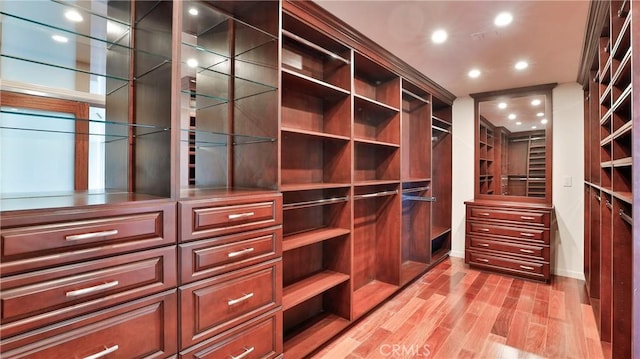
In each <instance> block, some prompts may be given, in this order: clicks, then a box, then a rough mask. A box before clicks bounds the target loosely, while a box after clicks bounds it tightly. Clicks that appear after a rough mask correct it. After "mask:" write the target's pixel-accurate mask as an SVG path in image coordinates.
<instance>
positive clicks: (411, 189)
mask: <svg viewBox="0 0 640 359" xmlns="http://www.w3.org/2000/svg"><path fill="white" fill-rule="evenodd" d="M428 190H429V186H423V187H414V188H407V189H403V190H402V193H414V192H422V191H428Z"/></svg>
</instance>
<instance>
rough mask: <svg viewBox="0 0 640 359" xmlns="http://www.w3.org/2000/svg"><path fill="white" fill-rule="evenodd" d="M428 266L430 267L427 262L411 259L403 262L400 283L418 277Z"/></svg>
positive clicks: (402, 283)
mask: <svg viewBox="0 0 640 359" xmlns="http://www.w3.org/2000/svg"><path fill="white" fill-rule="evenodd" d="M427 268H429V265H428V264H427V263H422V262H417V261H411V260H409V261H405V262H403V263H402V268H400V284H401V285H404V284H406V283H408V282H410V281H412V280H414V279H416V278H417V277H418V276H419V275H421V274H422V273H424V271H426V270H427Z"/></svg>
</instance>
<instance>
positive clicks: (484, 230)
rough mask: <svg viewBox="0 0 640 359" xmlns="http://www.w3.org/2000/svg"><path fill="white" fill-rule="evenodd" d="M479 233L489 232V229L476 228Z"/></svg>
mask: <svg viewBox="0 0 640 359" xmlns="http://www.w3.org/2000/svg"><path fill="white" fill-rule="evenodd" d="M478 230H479V231H480V232H491V230H490V229H489V228H478Z"/></svg>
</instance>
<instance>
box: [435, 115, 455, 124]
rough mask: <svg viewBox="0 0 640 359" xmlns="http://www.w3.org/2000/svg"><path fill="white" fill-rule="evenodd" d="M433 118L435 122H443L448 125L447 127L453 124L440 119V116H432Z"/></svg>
mask: <svg viewBox="0 0 640 359" xmlns="http://www.w3.org/2000/svg"><path fill="white" fill-rule="evenodd" d="M431 118H432V119H434V120H436V121H439V122H442V123H446V124H447V125H449V126H451V122H450V121H447V120H443V119H441V118H440V117H438V116H433V115H432V116H431Z"/></svg>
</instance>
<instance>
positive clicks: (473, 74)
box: [469, 69, 480, 79]
mask: <svg viewBox="0 0 640 359" xmlns="http://www.w3.org/2000/svg"><path fill="white" fill-rule="evenodd" d="M479 76H480V70H478V69H473V70H471V71H469V77H471V78H474V79H475V78H477V77H479Z"/></svg>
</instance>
